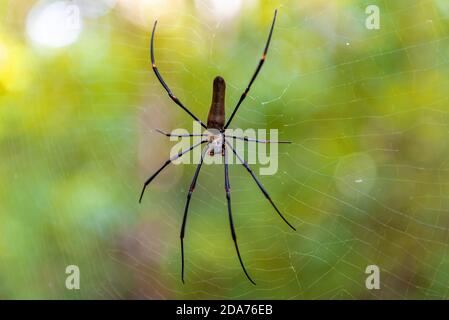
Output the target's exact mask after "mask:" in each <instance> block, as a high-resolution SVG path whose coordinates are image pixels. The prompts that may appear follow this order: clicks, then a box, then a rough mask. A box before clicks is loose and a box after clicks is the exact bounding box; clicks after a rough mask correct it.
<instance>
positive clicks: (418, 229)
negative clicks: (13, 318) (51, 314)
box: [0, 0, 449, 299]
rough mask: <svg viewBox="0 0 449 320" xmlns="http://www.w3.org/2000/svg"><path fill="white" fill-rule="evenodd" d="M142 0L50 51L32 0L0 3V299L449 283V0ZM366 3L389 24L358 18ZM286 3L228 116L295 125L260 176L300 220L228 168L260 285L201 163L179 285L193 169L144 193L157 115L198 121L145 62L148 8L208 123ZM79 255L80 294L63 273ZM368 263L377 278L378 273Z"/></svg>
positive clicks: (172, 70)
mask: <svg viewBox="0 0 449 320" xmlns="http://www.w3.org/2000/svg"><path fill="white" fill-rule="evenodd" d="M74 2H75V3H77V1H75V0H74ZM141 2H142V3H143V2H145V1H135V7H134V9H132V8H131V7H130V6H129V5H126V4H125V1H120V0H119V1H117V4H116V5H115V7H114V8H113V9H112V10H110V11H109V12H107V13H106V14H104V15H102V16H98V17H83V25H82V31H81V34H80V36H79V38H78V40H77V41H76V42H75V43H73V44H72V45H70V46H66V47H63V48H57V49H56V48H45V47H42V46H39V45H37V44H36V43H34V42H33V40H32V39H31V38H30V37H29V35H27V32H26V21H27V17H28V15H29V12H30V10H31V9H32V7H33V6H34V5H35V1H27V0H19V1H2V2H0V19H1V20H0V21H1V24H0V155H1V165H0V179H1V181H2V184H1V185H0V298H10V299H11V298H12V299H15V298H45V299H54V298H67V299H76V298H114V299H115V298H148V299H160V298H178V299H179V298H212V299H214V298H229V299H239V298H247V299H248V298H250V299H257V298H275V299H318V298H321V299H323V298H325V299H327V298H333V299H338V298H369V299H372V298H387V299H388V298H447V297H448V284H449V273H448V271H447V270H448V269H447V268H446V267H447V266H448V265H449V259H448V257H447V256H448V243H447V240H448V236H449V234H448V231H449V214H448V212H449V211H448V210H449V201H448V199H449V194H448V191H449V188H448V178H449V163H448V161H447V159H448V155H449V149H448V139H447V136H448V129H447V128H448V124H449V118H448V111H449V110H448V106H447V102H448V97H449V95H448V88H449V72H448V71H449V70H448V59H449V58H448V57H449V41H448V38H449V23H448V19H449V5H448V4H447V1H445V0H439V1H437V0H435V1H424V0H422V1H420V0H412V1H405V0H397V1H388V0H379V1H365V0H363V1H355V0H353V1H350V0H348V1H337V0H335V1H296V0H295V1H274V2H271V1H270V2H268V1H258V0H254V1H248V2H245V5H242V7H241V8H240V9H239V10H238V12H236V14H235V15H233V16H232V17H228V18H227V19H225V20H223V21H221V22H217V20H214V18H213V16H212V14H210V13H209V12H208V10H209V9H208V7H207V4H206V3H205V1H201V0H198V1H196V2H192V1H185V2H184V1H170V2H168V1H167V2H161V1H146V2H145V3H146V6H139V4H140V3H141ZM79 3H81V4H82V5H84V6H89V1H81V2H79ZM161 3H165V4H164V5H162V4H161ZM369 4H377V5H378V6H379V7H380V12H381V28H380V30H368V29H366V28H365V18H366V16H367V15H366V14H365V8H366V6H367V5H369ZM276 7H277V8H278V9H279V15H278V21H277V25H276V29H275V33H274V36H273V41H272V46H271V48H270V51H269V54H268V56H267V62H266V64H265V65H264V67H263V69H262V71H261V73H260V75H259V78H258V79H257V80H256V82H255V84H254V86H253V89H252V91H251V92H250V97H249V98H248V99H247V100H246V101H245V103H244V104H243V105H242V107H241V109H240V111H239V113H238V114H237V116H236V118H235V120H234V122H233V126H234V127H235V128H236V127H240V128H256V129H257V128H278V129H279V132H280V139H284V140H285V139H288V140H293V141H294V143H293V144H292V145H287V146H280V148H279V150H280V161H279V171H278V173H277V174H276V175H274V176H262V177H261V180H262V182H263V183H264V185H265V186H266V188H267V190H269V192H270V194H271V196H272V198H273V199H274V201H275V202H276V203H277V204H278V206H279V208H280V209H281V211H283V212H284V213H285V214H286V216H287V217H288V218H289V220H290V221H291V222H292V223H293V224H294V225H295V226H297V229H298V231H297V232H296V233H294V232H290V230H289V229H288V227H287V226H286V225H284V224H283V222H282V221H281V220H280V219H279V217H278V216H277V215H276V213H275V212H274V211H273V210H272V208H271V207H270V205H269V204H268V203H267V201H266V200H265V199H264V198H263V195H262V194H261V193H260V192H259V190H258V189H257V186H256V185H255V184H254V182H253V181H252V180H251V179H250V176H249V175H248V174H247V172H246V171H245V170H244V169H243V168H240V167H239V166H232V167H231V186H232V201H233V212H234V219H235V224H236V229H237V237H238V239H239V243H240V250H241V253H242V256H243V259H244V261H245V263H246V266H247V268H248V270H249V272H250V274H251V275H252V276H253V278H254V279H255V280H256V282H257V283H258V284H257V286H255V287H254V286H252V285H251V284H250V283H249V282H248V281H247V279H246V278H245V277H244V274H243V272H242V270H241V269H240V266H239V264H238V260H237V257H236V254H235V252H234V246H233V243H232V239H231V236H230V231H229V225H228V220H227V212H226V202H225V194H224V190H223V169H222V167H220V166H216V167H213V166H205V167H204V168H203V169H202V172H201V174H200V178H199V182H198V186H197V189H196V191H195V193H194V195H193V200H192V204H191V209H190V215H189V220H188V225H187V232H186V239H185V246H186V284H185V285H182V283H181V280H180V248H179V228H180V225H181V220H182V214H183V209H184V202H185V198H186V193H187V189H188V185H189V182H190V179H191V177H192V175H193V171H194V166H193V165H185V166H172V167H170V168H168V169H167V170H166V171H165V172H164V173H163V174H161V176H159V177H158V178H157V179H156V180H155V181H154V184H153V185H151V186H150V187H149V189H148V190H147V194H146V195H145V197H144V201H143V203H142V204H140V205H139V204H138V201H137V200H138V196H139V193H140V190H141V187H142V184H143V182H144V181H145V179H146V178H147V177H148V176H149V175H150V174H151V173H152V172H154V171H155V170H156V169H157V168H158V166H160V164H162V163H163V161H165V159H166V158H167V157H168V154H169V150H170V146H172V145H173V142H170V141H169V140H168V139H166V138H165V137H163V136H160V135H158V134H157V133H154V132H152V129H154V128H161V129H164V130H168V131H169V130H171V129H175V128H191V127H192V124H191V120H190V118H189V117H188V116H186V115H185V114H184V113H183V112H182V110H180V109H179V108H178V107H177V106H176V105H175V104H174V103H172V102H171V101H170V100H169V99H168V97H167V95H166V94H165V92H164V90H163V88H162V87H161V86H160V84H159V83H158V82H157V80H156V77H155V76H154V74H153V73H152V70H151V65H150V62H149V48H148V46H149V35H150V32H151V28H152V23H153V21H154V19H155V18H156V17H158V18H159V24H158V30H157V34H156V41H155V45H156V59H157V62H158V67H159V69H160V71H161V73H162V74H163V75H164V77H165V79H166V81H167V83H169V85H170V87H171V88H172V90H173V91H174V92H175V94H176V95H177V96H178V97H179V98H180V99H181V100H182V101H183V102H184V104H185V105H186V106H188V107H189V108H190V109H191V110H192V111H193V112H194V113H195V114H197V115H198V116H199V117H200V118H201V119H204V120H205V119H206V116H207V112H208V108H209V105H210V98H211V90H212V89H211V84H212V79H213V78H214V77H215V76H216V75H217V74H220V75H221V76H223V77H224V78H225V79H226V81H227V96H226V100H227V111H228V115H229V110H231V109H232V108H233V106H234V104H235V103H236V101H237V100H238V98H239V96H240V94H241V92H242V90H243V89H244V87H245V86H246V84H247V83H248V81H249V79H250V76H251V75H252V72H253V71H254V68H255V67H256V64H257V61H258V59H259V57H260V54H261V52H262V49H263V45H264V42H265V40H266V36H267V32H268V29H269V25H270V22H271V18H272V14H273V11H274V8H276ZM143 9H145V10H143ZM81 13H83V11H81ZM255 168H256V169H257V166H255ZM256 172H257V170H256ZM70 264H75V265H78V266H79V267H80V270H81V290H74V291H70V290H67V289H66V288H65V286H64V283H65V278H66V276H67V275H66V274H65V268H66V266H67V265H70ZM370 264H376V265H378V266H379V267H380V269H381V290H375V291H369V290H367V289H366V288H365V278H366V276H367V275H366V274H365V268H366V266H367V265H370Z"/></svg>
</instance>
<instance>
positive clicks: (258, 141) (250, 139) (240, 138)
mask: <svg viewBox="0 0 449 320" xmlns="http://www.w3.org/2000/svg"><path fill="white" fill-rule="evenodd" d="M225 137H226V138H232V139H234V140H236V139H238V140H243V141H248V142H257V143H292V142H291V141H272V140H258V139H252V138H248V137H236V136H228V135H226V134H225Z"/></svg>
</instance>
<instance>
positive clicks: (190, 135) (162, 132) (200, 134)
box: [154, 129, 207, 138]
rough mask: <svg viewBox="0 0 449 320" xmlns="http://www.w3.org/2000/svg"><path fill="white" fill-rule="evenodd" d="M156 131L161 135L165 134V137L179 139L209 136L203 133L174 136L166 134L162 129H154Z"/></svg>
mask: <svg viewBox="0 0 449 320" xmlns="http://www.w3.org/2000/svg"><path fill="white" fill-rule="evenodd" d="M154 130H155V131H156V132H158V133H160V134H163V135H164V136H167V137H178V138H180V137H205V136H207V135H206V134H203V133H197V134H195V133H189V134H172V133H168V132H164V131H162V130H160V129H154Z"/></svg>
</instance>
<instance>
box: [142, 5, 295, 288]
mask: <svg viewBox="0 0 449 320" xmlns="http://www.w3.org/2000/svg"><path fill="white" fill-rule="evenodd" d="M276 16H277V10H275V11H274V17H273V22H272V24H271V28H270V32H269V34H268V39H267V42H266V44H265V48H264V51H263V54H262V58H261V59H260V61H259V64H258V65H257V68H256V71H255V72H254V74H253V76H252V78H251V80H250V82H249V84H248V86H247V87H246V89H245V90H244V92H243V93H242V95H241V96H240V99H239V100H238V102H237V104H236V106H235V108H234V110H233V111H232V113H231V116H230V117H229V119H228V120H227V121H225V89H226V84H225V80H224V79H223V78H222V77H220V76H217V77H215V79H214V82H213V92H212V104H211V107H210V110H209V115H208V118H207V125H205V124H204V123H203V122H202V121H201V120H200V119H199V118H198V117H196V116H195V115H194V114H193V113H192V112H191V111H190V110H189V109H187V108H186V107H185V106H184V105H183V104H182V102H181V101H180V100H179V99H178V98H177V97H176V96H175V95H174V94H173V93H172V91H171V90H170V88H169V87H168V85H167V84H166V83H165V81H164V80H163V78H162V76H161V74H160V73H159V70H158V68H157V67H156V63H155V59H154V34H155V31H156V25H157V20H156V21H155V22H154V26H153V32H152V34H151V44H150V55H151V64H152V68H153V71H154V73H155V75H156V77H157V79H158V80H159V82H160V83H161V84H162V86H163V87H164V89H165V91H167V93H168V96H169V97H170V98H171V99H172V100H173V101H174V102H175V103H176V104H177V105H178V106H179V107H181V108H182V109H183V110H184V111H185V112H187V113H188V114H189V115H190V116H191V117H192V118H193V119H194V120H195V121H197V122H198V123H200V124H201V126H202V127H203V128H204V129H206V130H207V134H202V135H201V136H202V137H205V138H204V139H203V140H201V141H200V142H198V143H196V144H194V145H193V146H191V147H190V148H188V149H186V150H182V151H180V152H179V153H178V154H176V155H175V156H172V157H171V158H169V159H168V160H167V161H166V162H165V163H164V164H163V165H162V167H160V168H159V169H158V170H157V171H156V172H155V173H154V174H153V175H152V176H151V177H149V178H148V180H146V181H145V184H144V186H143V189H142V192H141V194H140V199H139V203H140V202H141V201H142V197H143V194H144V192H145V189H146V187H147V186H148V185H149V184H150V183H151V181H153V179H154V178H155V177H156V176H157V175H158V174H159V173H160V172H161V171H162V170H164V168H165V167H167V166H168V165H169V164H170V163H172V161H174V160H176V159H178V158H180V157H181V156H183V155H184V154H186V153H188V152H190V151H191V150H193V149H194V148H196V147H198V146H199V145H202V144H204V143H207V145H206V146H205V147H204V148H203V150H202V152H201V158H200V160H199V163H198V165H197V167H196V170H195V173H194V175H193V178H192V181H191V183H190V188H189V191H188V193H187V200H186V204H185V209H184V216H183V219H182V226H181V233H180V239H181V280H182V282H183V283H184V234H185V228H186V221H187V214H188V211H189V204H190V199H191V198H192V194H193V191H194V189H195V185H196V182H197V179H198V175H199V173H200V170H201V165H202V164H203V160H204V157H205V156H206V154H207V153H208V151H209V155H211V156H213V155H214V154H219V153H221V154H222V156H223V158H224V187H225V192H226V201H227V207H228V216H229V225H230V228H231V236H232V240H233V241H234V245H235V250H236V252H237V257H238V259H239V262H240V265H241V267H242V269H243V272H244V273H245V275H246V277H247V278H248V280H249V281H250V282H251V283H252V284H254V285H255V284H256V283H255V282H254V281H253V279H252V278H251V277H250V276H249V274H248V272H247V271H246V268H245V265H244V263H243V260H242V257H241V256H240V250H239V247H238V244H237V236H236V233H235V229H234V222H233V219H232V211H231V187H230V183H229V173H228V161H227V152H228V147H229V149H230V150H231V151H232V152H233V153H234V155H235V156H236V158H237V159H238V160H239V161H240V163H241V164H242V165H243V166H244V167H245V169H246V170H247V171H248V173H249V174H250V175H251V177H252V178H253V179H254V181H255V183H256V184H257V186H258V187H259V189H260V191H262V193H263V195H264V196H265V198H266V199H267V200H268V201H269V202H270V203H271V205H272V206H273V208H274V209H275V210H276V212H277V213H278V214H279V216H280V217H281V218H282V220H284V221H285V223H287V225H288V226H289V227H290V228H292V229H293V230H295V231H296V229H295V227H293V226H292V225H291V224H290V223H289V222H288V221H287V219H285V217H284V216H283V215H282V213H281V212H280V211H279V209H278V208H277V207H276V205H275V204H274V202H273V200H271V197H270V195H269V194H268V192H267V191H266V190H265V188H264V187H263V185H262V183H261V182H260V181H259V179H258V178H257V177H256V175H255V174H254V172H253V171H252V170H251V168H250V167H249V165H248V163H247V162H246V161H245V160H244V159H243V158H242V157H241V156H240V155H239V154H238V153H237V151H236V150H235V149H234V148H233V147H232V145H231V144H230V143H229V141H228V140H227V139H226V138H231V139H239V140H244V141H247V142H256V143H290V141H271V140H257V139H251V138H248V137H236V136H230V135H226V134H225V130H226V129H227V128H228V126H229V125H230V124H231V122H232V119H233V118H234V116H235V114H236V113H237V110H238V109H239V107H240V105H241V104H242V102H243V101H244V100H245V98H246V96H247V95H248V92H249V90H250V88H251V85H252V84H253V82H254V80H255V79H256V77H257V75H258V74H259V71H260V69H261V68H262V65H263V64H264V62H265V58H266V55H267V52H268V47H269V45H270V41H271V36H272V34H273V29H274V24H275V22H276ZM156 131H157V132H159V133H161V134H163V135H165V136H167V137H184V136H188V137H192V136H195V135H193V134H187V135H175V134H170V133H165V132H163V131H161V130H158V129H157V130H156Z"/></svg>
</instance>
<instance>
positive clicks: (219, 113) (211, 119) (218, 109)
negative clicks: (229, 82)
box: [207, 76, 226, 131]
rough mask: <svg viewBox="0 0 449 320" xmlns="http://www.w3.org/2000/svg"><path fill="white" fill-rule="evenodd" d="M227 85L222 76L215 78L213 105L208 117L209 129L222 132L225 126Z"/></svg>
mask: <svg viewBox="0 0 449 320" xmlns="http://www.w3.org/2000/svg"><path fill="white" fill-rule="evenodd" d="M225 91H226V83H225V81H224V79H223V78H222V77H220V76H217V77H215V79H214V84H213V91H212V103H211V106H210V110H209V115H208V117H207V128H209V129H217V130H220V131H222V130H223V128H224V124H225Z"/></svg>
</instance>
